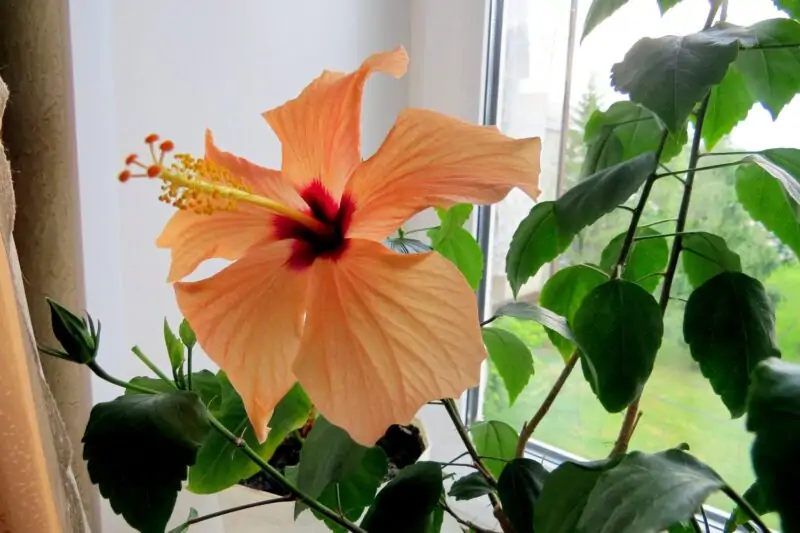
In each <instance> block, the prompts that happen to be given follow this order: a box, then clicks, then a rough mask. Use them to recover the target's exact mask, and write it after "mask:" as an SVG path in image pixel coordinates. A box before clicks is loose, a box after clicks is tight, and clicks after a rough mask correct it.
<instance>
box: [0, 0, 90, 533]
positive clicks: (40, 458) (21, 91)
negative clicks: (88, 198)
mask: <svg viewBox="0 0 800 533" xmlns="http://www.w3.org/2000/svg"><path fill="white" fill-rule="evenodd" d="M67 7H68V1H67V0H24V1H16V0H14V1H0V65H2V66H3V69H2V70H0V74H1V75H2V76H3V78H4V81H5V84H3V83H2V81H0V85H2V86H1V87H0V91H2V92H0V116H2V130H1V133H2V140H3V145H4V150H3V151H2V152H0V236H1V237H2V252H3V253H2V254H0V306H1V307H0V319H2V320H1V322H2V324H0V335H2V342H0V369H2V370H0V531H4V532H5V531H9V532H11V533H17V532H19V533H39V532H41V533H58V532H62V531H63V532H70V533H71V532H76V533H86V532H88V531H89V530H90V528H91V527H92V526H93V527H94V529H95V531H99V526H98V505H97V502H98V496H97V494H96V491H95V489H94V487H93V486H92V485H91V483H90V482H89V479H88V475H87V472H86V468H85V464H84V462H83V460H82V458H81V456H80V438H81V436H82V433H83V428H84V426H85V424H86V420H87V418H88V413H89V410H90V408H91V389H90V376H89V372H88V371H87V370H86V369H85V368H83V367H80V366H78V365H73V364H70V363H67V362H65V361H61V360H57V359H53V358H47V359H43V360H40V359H39V356H38V353H37V350H36V349H35V346H36V343H35V341H34V338H35V339H37V340H38V341H39V342H43V343H49V344H54V342H53V339H52V336H51V334H50V320H49V311H48V308H47V305H46V302H45V299H44V297H45V296H50V297H52V298H54V299H56V300H58V301H60V302H62V303H64V304H65V305H66V306H67V307H70V308H73V309H81V308H82V304H83V279H82V265H81V260H80V258H81V249H80V218H79V205H78V187H77V175H76V170H75V169H76V165H75V149H74V145H75V142H74V141H75V139H74V127H73V124H74V120H73V117H72V112H71V108H72V104H71V69H70V63H69V31H68V28H69V26H68V11H67ZM6 84H7V86H6ZM6 104H8V105H7V106H6ZM2 111H5V113H2ZM6 155H7V156H8V157H7V159H6ZM9 162H10V164H9ZM12 178H13V180H12ZM12 183H13V187H12ZM15 196H16V204H15ZM15 212H16V217H15ZM12 227H13V236H12ZM26 295H27V298H26ZM76 450H77V453H76Z"/></svg>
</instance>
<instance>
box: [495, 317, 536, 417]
mask: <svg viewBox="0 0 800 533" xmlns="http://www.w3.org/2000/svg"><path fill="white" fill-rule="evenodd" d="M483 343H484V344H485V345H486V351H487V352H489V359H490V360H491V361H492V363H494V366H495V368H496V369H497V373H498V374H500V377H501V378H502V380H503V383H504V384H505V386H506V391H507V392H508V401H509V404H511V405H513V404H514V401H515V400H516V399H517V396H519V393H521V392H522V391H523V390H524V389H525V385H527V384H528V380H530V378H531V376H532V375H533V356H532V355H531V351H530V349H529V348H528V347H527V346H526V345H525V343H524V342H522V341H521V340H520V339H519V337H517V336H516V335H514V334H513V333H511V332H510V331H506V330H504V329H499V328H483Z"/></svg>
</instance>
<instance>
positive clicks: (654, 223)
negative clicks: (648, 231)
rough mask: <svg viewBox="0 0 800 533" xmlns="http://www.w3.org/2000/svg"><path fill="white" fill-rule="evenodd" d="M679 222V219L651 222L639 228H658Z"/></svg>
mask: <svg viewBox="0 0 800 533" xmlns="http://www.w3.org/2000/svg"><path fill="white" fill-rule="evenodd" d="M676 220H678V219H677V218H665V219H664V220H657V221H655V222H650V223H649V224H642V225H641V226H639V228H652V227H653V226H658V225H659V224H666V223H668V222H675V221H676Z"/></svg>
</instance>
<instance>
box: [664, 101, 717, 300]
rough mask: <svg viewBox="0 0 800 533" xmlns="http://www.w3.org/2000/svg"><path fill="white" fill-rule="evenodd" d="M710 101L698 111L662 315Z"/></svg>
mask: <svg viewBox="0 0 800 533" xmlns="http://www.w3.org/2000/svg"><path fill="white" fill-rule="evenodd" d="M709 99H710V95H706V97H705V98H703V101H702V103H701V104H700V108H699V109H698V111H697V121H696V124H695V130H694V138H693V139H692V151H691V153H690V155H689V167H690V169H691V170H690V171H689V172H687V173H686V185H685V186H684V188H683V198H681V205H680V208H679V209H678V220H677V222H676V223H675V240H674V241H673V242H672V250H671V251H670V256H669V262H668V263H667V270H666V273H667V274H666V276H664V286H663V288H662V290H661V301H660V302H659V303H660V305H661V313H662V314H663V313H664V312H665V311H666V309H667V303H668V302H669V293H670V290H671V289H672V282H673V280H674V279H675V272H676V270H677V267H678V259H679V258H680V255H681V250H682V248H683V233H684V230H685V229H686V218H687V217H688V215H689V203H690V202H691V199H692V188H693V186H694V176H695V174H696V170H695V168H694V167H696V166H697V160H698V157H699V154H700V141H701V139H702V135H703V123H704V122H705V118H706V110H707V109H708V101H709Z"/></svg>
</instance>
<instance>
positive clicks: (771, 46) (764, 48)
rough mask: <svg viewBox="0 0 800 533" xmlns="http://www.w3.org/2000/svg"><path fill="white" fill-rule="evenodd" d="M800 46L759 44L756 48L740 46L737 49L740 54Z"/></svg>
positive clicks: (799, 44) (795, 44)
mask: <svg viewBox="0 0 800 533" xmlns="http://www.w3.org/2000/svg"><path fill="white" fill-rule="evenodd" d="M798 46H800V43H786V44H759V45H756V46H750V47H744V46H742V47H741V48H739V50H741V51H742V52H745V51H748V50H771V49H773V48H797V47H798Z"/></svg>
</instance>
